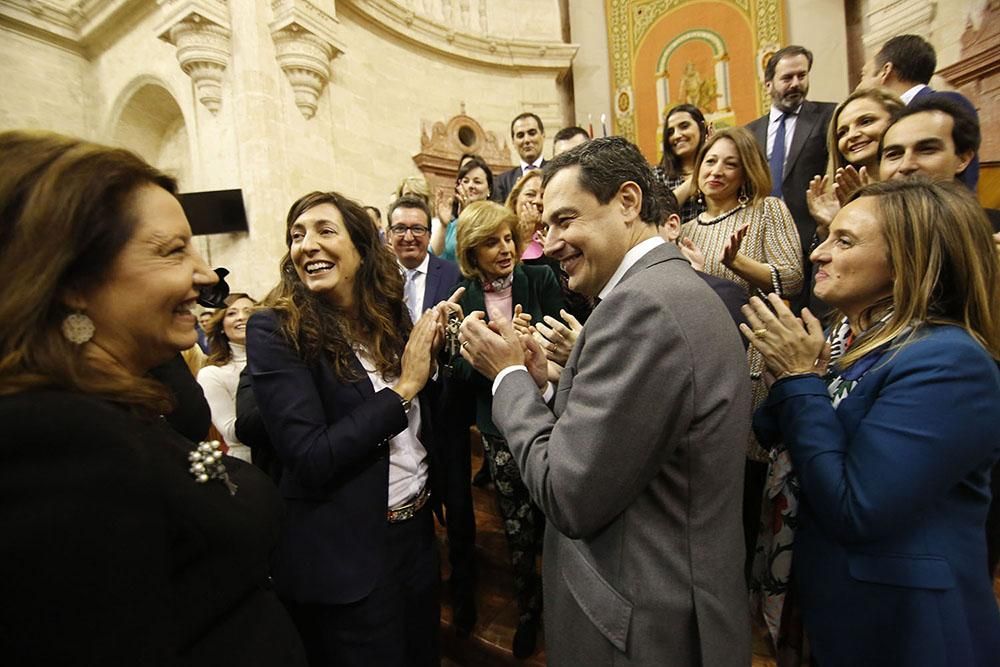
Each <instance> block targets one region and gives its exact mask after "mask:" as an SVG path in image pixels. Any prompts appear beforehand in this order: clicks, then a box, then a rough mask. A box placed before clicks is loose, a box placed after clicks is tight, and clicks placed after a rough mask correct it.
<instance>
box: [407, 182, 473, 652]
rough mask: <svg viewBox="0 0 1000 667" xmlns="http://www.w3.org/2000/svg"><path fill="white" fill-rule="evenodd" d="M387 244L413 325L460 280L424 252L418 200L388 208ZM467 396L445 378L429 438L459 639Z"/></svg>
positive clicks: (423, 218) (469, 579)
mask: <svg viewBox="0 0 1000 667" xmlns="http://www.w3.org/2000/svg"><path fill="white" fill-rule="evenodd" d="M387 219H388V221H389V244H390V246H391V247H392V250H393V252H394V253H396V261H397V262H399V266H400V269H401V270H402V271H403V275H404V276H405V277H406V283H405V285H404V288H403V290H404V291H403V294H404V300H405V301H406V304H407V307H408V308H409V309H410V316H411V317H412V318H413V321H414V322H416V321H417V319H418V318H419V317H420V315H422V314H423V312H424V311H426V310H429V309H430V308H433V307H434V306H435V305H437V304H438V303H440V302H441V301H444V300H445V299H447V298H448V297H450V296H451V294H452V292H453V291H454V290H455V286H456V285H457V284H458V283H459V281H460V280H461V278H462V276H461V274H460V273H459V270H458V266H457V265H456V264H455V263H454V262H449V261H448V260H446V259H441V258H439V257H435V256H434V255H432V254H430V253H429V252H428V251H427V248H428V245H429V244H430V219H431V212H430V209H429V208H428V207H427V204H426V203H425V202H424V200H423V199H420V198H419V197H413V196H403V197H400V198H399V199H397V200H396V201H394V202H393V203H392V204H391V205H390V206H389V212H388V216H387ZM471 397H472V392H471V390H469V389H468V387H467V386H466V385H465V383H464V382H462V381H461V380H459V379H457V378H445V379H444V383H443V387H442V389H441V398H440V401H439V402H438V406H437V408H438V409H437V410H436V414H437V419H436V420H435V431H434V434H435V438H436V439H437V442H438V451H439V452H440V453H441V456H440V459H439V460H440V461H441V463H442V464H443V466H444V469H445V471H444V484H443V490H444V497H443V498H442V499H441V500H442V502H443V504H444V508H445V512H446V514H445V517H446V518H445V520H446V522H447V524H446V527H447V530H448V560H449V562H450V563H451V593H452V611H453V612H454V613H453V615H452V618H453V622H454V624H455V629H456V631H457V632H458V634H459V635H468V634H469V633H470V632H471V631H472V627H473V626H474V625H475V623H476V605H475V588H476V567H475V543H476V518H475V514H474V512H473V507H472V486H471V483H470V479H471V475H472V471H471V462H470V452H469V426H470V424H471V423H472V421H473V419H474V411H475V403H474V402H473V401H472V400H471Z"/></svg>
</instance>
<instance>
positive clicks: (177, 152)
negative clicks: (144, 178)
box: [107, 78, 193, 191]
mask: <svg viewBox="0 0 1000 667" xmlns="http://www.w3.org/2000/svg"><path fill="white" fill-rule="evenodd" d="M107 135H108V136H109V137H110V138H111V141H112V142H113V143H115V144H116V145H119V146H122V147H123V148H128V149H129V150H131V151H134V152H136V153H138V154H139V155H140V156H141V157H142V158H143V159H145V160H146V161H147V162H149V163H150V164H151V165H153V166H154V167H156V168H157V169H160V170H161V171H164V172H166V173H168V174H170V175H171V176H173V177H174V178H176V179H177V182H178V185H179V187H180V189H181V191H184V190H189V189H191V186H192V180H193V174H192V169H191V167H192V164H191V144H190V137H189V136H188V131H187V124H186V123H185V120H184V114H183V113H182V112H181V108H180V105H178V104H177V100H176V99H175V98H174V96H173V94H171V92H170V91H169V90H168V89H167V88H166V87H165V86H164V85H163V84H162V83H160V82H159V81H157V80H155V79H149V78H140V79H137V80H136V81H134V82H133V83H132V84H131V85H129V86H128V87H126V89H125V90H124V91H123V92H122V94H121V95H120V96H119V101H118V103H117V104H116V105H115V110H114V111H113V112H112V116H111V120H110V122H109V127H108V133H107Z"/></svg>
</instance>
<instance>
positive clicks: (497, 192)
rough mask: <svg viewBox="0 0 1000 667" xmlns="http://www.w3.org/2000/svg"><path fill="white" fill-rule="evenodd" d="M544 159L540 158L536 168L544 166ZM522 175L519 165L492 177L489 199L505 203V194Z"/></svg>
mask: <svg viewBox="0 0 1000 667" xmlns="http://www.w3.org/2000/svg"><path fill="white" fill-rule="evenodd" d="M545 162H546V160H545V159H544V158H542V161H541V162H539V163H538V167H537V169H541V168H542V167H544V166H545ZM523 175H524V172H523V171H522V170H521V167H514V168H513V169H508V170H507V171H505V172H503V173H502V174H500V175H499V176H497V177H496V178H494V179H493V192H492V193H490V199H492V200H493V201H495V202H497V203H498V204H506V203H507V195H509V194H510V191H511V190H513V189H514V184H515V183H517V180H518V179H519V178H521V176H523Z"/></svg>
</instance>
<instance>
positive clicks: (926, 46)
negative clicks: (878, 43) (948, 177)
mask: <svg viewBox="0 0 1000 667" xmlns="http://www.w3.org/2000/svg"><path fill="white" fill-rule="evenodd" d="M936 68H937V54H936V53H935V52H934V47H933V46H931V44H930V42H928V41H927V40H926V39H924V38H923V37H921V36H919V35H897V36H896V37H893V38H892V39H890V40H889V41H887V42H886V43H885V44H883V45H882V48H881V49H879V51H878V53H876V54H875V55H874V56H872V58H871V60H869V61H868V62H867V63H865V66H864V67H863V68H862V70H861V81H860V82H859V83H858V88H859V89H864V88H873V87H876V86H881V87H883V88H887V89H889V90H891V91H892V92H894V93H896V94H897V95H899V97H900V99H902V100H903V102H904V103H905V104H906V105H910V104H913V103H914V102H916V101H917V100H921V99H923V98H924V97H926V96H928V95H941V96H943V97H947V98H950V99H952V100H954V101H955V102H958V103H959V104H961V105H963V106H964V107H965V108H966V110H968V111H969V113H971V114H972V117H973V118H974V119H975V121H976V124H977V125H978V124H979V114H978V113H977V112H976V107H975V106H973V104H972V102H970V101H969V100H968V98H966V97H965V96H964V95H962V94H961V93H956V92H954V91H950V90H949V91H945V90H940V91H939V90H934V89H933V88H931V87H930V86H929V85H927V84H928V83H930V80H931V77H932V76H934V70H935V69H936ZM959 180H960V181H962V183H964V184H965V185H967V186H968V188H969V189H970V190H972V191H973V192H975V191H976V184H977V183H979V154H978V149H977V152H976V153H974V154H973V155H972V161H971V162H970V163H969V164H968V166H967V167H966V168H965V169H964V171H963V172H962V174H961V175H960V176H959Z"/></svg>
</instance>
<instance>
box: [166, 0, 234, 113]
mask: <svg viewBox="0 0 1000 667" xmlns="http://www.w3.org/2000/svg"><path fill="white" fill-rule="evenodd" d="M160 4H161V6H163V7H164V8H165V9H167V10H168V12H169V13H168V17H167V19H166V21H164V23H162V24H161V26H160V28H159V30H157V34H158V35H159V37H160V39H162V40H163V41H165V42H167V43H169V44H173V45H174V46H175V47H177V62H178V63H180V66H181V69H182V70H183V71H184V73H185V74H187V75H188V76H189V77H191V82H192V83H193V84H194V90H195V97H196V98H197V99H198V101H199V102H201V103H202V104H203V105H205V108H206V109H208V110H209V111H210V112H212V114H216V113H218V111H219V107H221V106H222V76H223V74H224V73H225V71H226V67H227V66H228V64H229V59H230V57H231V55H232V54H231V47H230V32H229V15H228V5H227V3H226V1H225V0H214V1H213V0H185V1H183V2H176V1H174V0H166V1H165V2H162V1H161V3H160Z"/></svg>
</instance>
